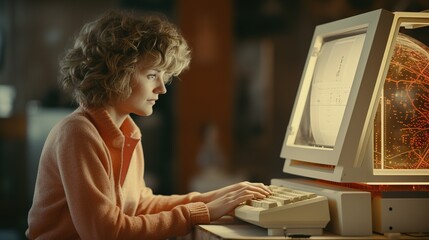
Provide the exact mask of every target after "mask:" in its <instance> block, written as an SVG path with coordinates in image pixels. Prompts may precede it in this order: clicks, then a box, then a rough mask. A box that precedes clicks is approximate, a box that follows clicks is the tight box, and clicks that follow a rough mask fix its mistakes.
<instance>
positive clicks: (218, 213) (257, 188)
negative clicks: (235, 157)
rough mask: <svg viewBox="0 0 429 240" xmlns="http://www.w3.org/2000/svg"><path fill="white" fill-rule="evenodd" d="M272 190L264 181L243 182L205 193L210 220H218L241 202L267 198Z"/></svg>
mask: <svg viewBox="0 0 429 240" xmlns="http://www.w3.org/2000/svg"><path fill="white" fill-rule="evenodd" d="M270 194H271V190H270V189H269V188H268V187H267V186H265V185H264V184H262V183H250V182H241V183H237V184H233V185H230V186H227V187H224V188H221V189H218V190H214V191H211V192H208V193H205V194H203V196H204V197H205V198H206V203H207V207H208V209H209V212H210V220H211V221H213V220H216V219H218V218H220V217H222V216H224V215H226V214H228V213H229V212H231V211H232V210H234V208H235V207H237V206H238V205H240V204H241V203H243V202H245V201H247V200H250V199H260V198H265V197H267V196H268V195H270Z"/></svg>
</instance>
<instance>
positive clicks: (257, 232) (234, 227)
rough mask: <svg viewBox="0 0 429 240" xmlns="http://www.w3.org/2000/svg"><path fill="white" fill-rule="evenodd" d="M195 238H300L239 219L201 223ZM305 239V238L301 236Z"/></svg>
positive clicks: (398, 236)
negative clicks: (284, 234) (271, 234)
mask: <svg viewBox="0 0 429 240" xmlns="http://www.w3.org/2000/svg"><path fill="white" fill-rule="evenodd" d="M193 238H194V239H198V240H236V239H247V240H255V239H258V240H265V239H300V238H290V237H285V236H267V230H266V229H264V228H260V227H258V226H255V225H252V224H248V223H245V222H237V221H228V220H227V221H220V222H216V223H213V224H210V225H199V226H197V227H196V228H195V231H194V233H193ZM301 239H304V238H301ZM310 239H332V240H336V239H423V238H419V237H410V236H405V235H391V236H390V238H389V236H384V235H378V234H374V235H372V236H358V237H344V236H338V235H333V234H329V233H324V234H323V236H312V237H311V238H310Z"/></svg>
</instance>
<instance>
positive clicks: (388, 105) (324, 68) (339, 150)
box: [281, 9, 429, 183]
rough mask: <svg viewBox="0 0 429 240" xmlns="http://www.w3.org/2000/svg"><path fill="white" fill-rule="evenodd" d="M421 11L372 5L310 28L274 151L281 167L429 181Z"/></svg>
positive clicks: (427, 72) (352, 178)
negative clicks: (310, 36)
mask: <svg viewBox="0 0 429 240" xmlns="http://www.w3.org/2000/svg"><path fill="white" fill-rule="evenodd" d="M428 15H429V14H427V13H404V12H397V13H392V12H388V11H385V10H381V9H380V10H376V11H373V12H369V13H365V14H361V15H357V16H354V17H350V18H346V19H342V20H338V21H335V22H331V23H326V24H322V25H319V26H317V27H316V28H315V31H314V35H313V39H312V42H311V46H310V50H309V53H308V56H307V61H306V64H305V67H304V71H303V74H302V78H301V82H300V87H299V90H298V93H297V97H296V100H295V105H294V108H293V111H292V114H291V118H290V121H289V125H288V129H287V131H286V136H285V140H284V144H283V148H282V152H281V157H282V158H284V159H285V165H284V169H283V170H284V172H286V173H291V174H295V175H299V176H305V177H312V178H317V179H323V180H329V181H335V182H366V183H374V182H390V183H404V182H417V183H422V182H427V183H429V48H428V47H427V46H426V45H427V44H428V43H427V42H426V43H425V41H427V40H428V39H424V38H422V37H421V36H424V35H426V36H429V27H427V26H428V25H429V16H428ZM422 29H424V30H425V31H426V34H421V33H422ZM413 35H415V36H413ZM418 38H420V39H418Z"/></svg>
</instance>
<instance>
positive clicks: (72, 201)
mask: <svg viewBox="0 0 429 240" xmlns="http://www.w3.org/2000/svg"><path fill="white" fill-rule="evenodd" d="M189 62H190V50H189V47H188V45H187V43H186V41H185V40H184V38H183V37H182V36H181V34H180V33H179V31H178V30H177V29H176V27H175V26H174V25H173V24H171V23H169V22H168V21H167V20H166V19H163V18H160V17H154V16H152V17H139V16H135V15H133V14H131V13H127V12H119V11H110V12H108V13H107V14H105V15H103V16H102V17H101V18H99V19H97V20H96V21H94V22H91V23H89V24H87V25H85V26H84V27H83V28H82V30H81V32H80V34H79V36H78V37H77V39H76V42H75V45H74V47H73V48H72V49H70V50H69V51H68V52H67V54H66V56H65V57H64V59H63V60H62V62H61V73H62V77H61V79H60V83H61V85H62V86H63V88H64V89H65V90H66V91H69V92H70V93H71V94H72V95H73V97H74V99H75V100H76V101H77V103H78V104H79V107H78V108H77V109H76V110H75V111H74V112H73V113H72V114H70V115H69V116H68V117H66V118H65V119H63V120H62V121H61V122H60V123H58V124H57V125H56V126H55V127H54V128H53V129H52V131H51V133H50V134H49V136H48V138H47V140H46V143H45V146H44V149H43V151H42V155H41V159H40V165H39V171H38V176H37V181H36V188H35V193H34V199H33V205H32V207H31V209H30V212H29V216H28V224H29V227H28V230H27V232H26V235H27V237H28V238H30V239H165V238H168V237H173V236H180V235H186V234H187V233H189V232H190V231H191V229H192V228H193V226H194V225H196V224H207V223H209V222H210V221H212V220H216V219H218V218H220V217H221V216H223V215H225V214H227V213H229V212H230V211H232V210H233V209H234V208H235V207H236V206H237V205H239V204H240V203H242V202H245V201H247V200H249V199H252V198H264V197H266V196H267V195H269V194H270V193H271V192H270V190H269V189H268V188H267V187H266V186H264V185H263V184H260V183H249V182H242V183H237V184H234V185H231V186H227V187H224V188H221V189H219V190H215V191H211V192H206V193H196V192H193V193H189V194H186V195H172V196H161V195H154V194H153V193H152V191H151V189H149V188H148V187H146V186H145V183H144V180H143V172H144V158H143V148H142V145H141V139H140V138H141V133H140V130H139V129H138V127H137V126H136V124H135V123H134V122H133V120H132V119H131V118H130V116H129V114H131V113H132V114H137V115H139V116H149V115H151V114H152V111H153V106H154V105H155V104H156V101H157V100H158V98H159V96H160V95H162V94H165V93H166V92H167V91H166V88H165V84H167V83H168V82H169V81H171V80H172V78H173V77H175V76H178V75H179V74H180V73H181V72H182V71H183V70H184V69H186V68H187V67H188V65H189Z"/></svg>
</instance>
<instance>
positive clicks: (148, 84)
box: [116, 58, 168, 116]
mask: <svg viewBox="0 0 429 240" xmlns="http://www.w3.org/2000/svg"><path fill="white" fill-rule="evenodd" d="M167 77H168V76H166V73H165V71H164V70H162V69H158V68H156V67H155V66H154V65H153V62H152V61H151V59H150V58H143V59H142V60H141V61H140V62H139V63H138V64H137V67H136V72H135V74H134V76H133V79H132V80H131V83H132V84H133V85H132V92H131V95H130V96H129V97H128V98H127V99H125V100H124V101H121V102H119V103H118V104H117V105H116V108H117V110H119V112H121V113H123V114H130V113H134V114H136V115H139V116H149V115H151V114H152V112H153V106H154V105H155V103H156V101H157V100H158V98H159V95H160V94H165V93H166V92H167V89H166V88H165V79H167Z"/></svg>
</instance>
